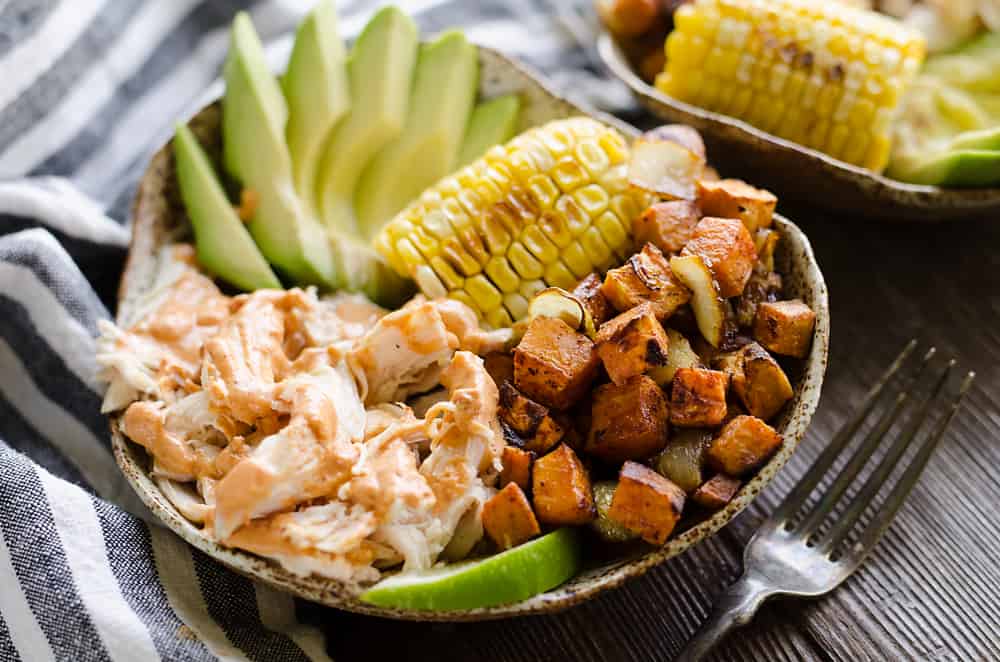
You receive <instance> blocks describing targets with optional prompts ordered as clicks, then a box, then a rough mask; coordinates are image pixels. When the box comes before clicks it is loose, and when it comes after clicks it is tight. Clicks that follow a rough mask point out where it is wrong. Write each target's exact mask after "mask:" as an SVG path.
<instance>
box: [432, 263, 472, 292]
mask: <svg viewBox="0 0 1000 662" xmlns="http://www.w3.org/2000/svg"><path fill="white" fill-rule="evenodd" d="M431 269H433V270H434V273H435V274H437V277H438V279H439V280H440V281H441V284H442V285H444V286H445V287H446V288H448V289H449V290H458V289H461V288H462V287H463V286H464V285H465V279H464V278H462V276H460V275H459V273H458V272H457V271H455V268H454V267H452V266H451V265H450V264H448V261H447V260H445V259H444V258H442V257H432V258H431Z"/></svg>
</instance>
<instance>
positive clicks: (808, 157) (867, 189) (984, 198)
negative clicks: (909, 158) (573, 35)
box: [597, 28, 1000, 220]
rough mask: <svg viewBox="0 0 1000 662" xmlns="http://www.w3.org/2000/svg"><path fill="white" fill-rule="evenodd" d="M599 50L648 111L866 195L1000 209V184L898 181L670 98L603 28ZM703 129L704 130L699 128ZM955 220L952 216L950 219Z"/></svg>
mask: <svg viewBox="0 0 1000 662" xmlns="http://www.w3.org/2000/svg"><path fill="white" fill-rule="evenodd" d="M597 52H598V55H599V56H600V59H601V61H602V62H603V63H604V65H605V67H607V69H608V70H609V71H610V72H611V73H612V74H613V75H614V76H615V77H616V78H618V79H619V80H621V81H622V82H623V83H625V85H626V86H627V87H628V88H629V89H630V90H631V91H632V93H633V94H634V95H636V96H637V97H638V98H639V99H640V101H641V102H642V103H643V105H644V106H646V108H647V110H649V111H650V112H653V113H654V114H657V111H658V110H659V111H660V112H662V109H663V108H667V109H668V110H669V111H670V112H671V113H677V114H680V115H683V116H686V117H688V118H695V119H696V120H698V121H699V122H700V123H703V124H705V125H708V126H709V127H712V128H715V127H721V128H723V129H724V130H726V131H727V132H729V133H730V134H731V135H733V136H735V137H736V138H737V139H739V140H741V141H742V142H746V143H749V142H750V141H753V140H757V141H763V142H765V143H768V144H770V145H772V146H774V147H776V148H778V149H781V150H783V151H785V152H787V153H794V154H795V155H797V156H798V157H800V158H801V159H803V160H804V163H803V166H804V167H813V168H815V167H823V168H826V169H828V170H830V171H832V172H833V173H834V174H835V176H837V177H838V178H839V179H840V180H841V181H842V182H845V183H848V184H850V185H851V186H853V187H854V188H855V189H856V190H857V191H859V192H863V193H865V195H866V197H869V198H872V199H874V198H876V197H877V195H878V194H879V193H886V194H891V195H892V196H893V197H894V199H895V200H896V203H895V204H897V205H900V206H903V207H910V208H912V209H914V210H923V211H942V212H954V211H956V210H963V211H966V212H968V213H969V214H975V213H976V212H985V211H989V210H993V209H1000V188H969V189H960V188H942V187H940V186H929V185H925V184H910V183H907V182H903V181H899V180H897V179H893V178H891V177H887V176H885V175H882V174H879V173H876V172H873V171H871V170H868V169H867V168H862V167H860V166H856V165H852V164H850V163H846V162H844V161H841V160H840V159H837V158H834V157H832V156H829V155H828V154H825V153H823V152H820V151H818V150H815V149H812V148H810V147H806V146H804V145H800V144H799V143H796V142H793V141H791V140H787V139H785V138H781V137H779V136H776V135H774V134H772V133H769V132H767V131H764V130H762V129H758V128H757V127H755V126H753V125H752V124H749V123H747V122H745V121H743V120H741V119H737V118H735V117H732V116H730V115H725V114H722V113H717V112H714V111H711V110H706V109H704V108H701V107H699V106H695V105H692V104H689V103H685V102H683V101H680V100H678V99H674V98H673V97H669V96H667V95H666V94H664V93H663V92H661V91H660V90H658V89H657V88H656V87H654V86H653V85H650V84H648V83H647V82H646V81H644V80H642V79H641V78H640V77H639V76H638V75H637V74H636V73H635V70H634V69H633V68H632V66H631V65H630V64H629V61H628V58H627V57H626V56H625V53H624V51H622V49H621V47H620V46H619V45H618V43H617V42H616V41H615V39H614V37H612V36H611V34H610V33H609V32H608V31H607V30H605V29H603V28H602V29H601V31H600V34H599V35H598V37H597ZM699 130H704V129H701V128H699ZM904 198H905V199H911V200H915V201H919V204H915V203H900V202H899V200H901V199H904ZM951 218H952V217H951V216H949V219H948V220H951ZM941 220H944V219H941Z"/></svg>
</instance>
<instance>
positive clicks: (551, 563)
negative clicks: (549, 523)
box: [361, 528, 580, 611]
mask: <svg viewBox="0 0 1000 662" xmlns="http://www.w3.org/2000/svg"><path fill="white" fill-rule="evenodd" d="M579 567H580V544H579V541H578V539H577V533H576V531H575V530H573V529H569V528H566V529H559V530H557V531H553V532H552V533H549V534H546V535H544V536H542V537H541V538H538V539H536V540H532V541H531V542H526V543H524V544H523V545H519V546H518V547H514V548H513V549H508V550H507V551H506V552H501V553H500V554H497V555H495V556H490V557H488V558H485V559H481V560H476V561H465V562H462V563H453V564H451V565H448V566H444V567H441V568H434V569H431V570H426V571H422V572H405V573H399V574H397V575H392V576H390V577H387V578H385V579H383V580H382V581H380V582H379V583H378V584H376V585H375V586H373V587H372V588H370V589H368V591H366V592H365V593H363V594H362V595H361V599H362V600H363V601H365V602H368V603H370V604H373V605H378V606H379V607H397V608H402V609H421V610H430V611H449V610H455V609H475V608H477V607H492V606H493V605H500V604H506V603H510V602H518V601H520V600H525V599H527V598H530V597H531V596H533V595H537V594H539V593H542V592H543V591H547V590H549V589H550V588H555V587H556V586H559V585H560V584H562V583H563V582H564V581H566V580H567V579H569V578H570V577H572V576H573V575H575V574H576V572H577V570H578V569H579Z"/></svg>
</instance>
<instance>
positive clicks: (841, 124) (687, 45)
mask: <svg viewBox="0 0 1000 662" xmlns="http://www.w3.org/2000/svg"><path fill="white" fill-rule="evenodd" d="M665 49H666V55H667V64H666V67H665V69H664V71H663V73H661V74H660V75H659V76H658V77H657V79H656V86H657V88H659V89H660V91H662V92H664V93H665V94H667V95H669V96H671V97H673V98H675V99H678V100H680V101H684V102H687V103H691V104H693V105H696V106H701V107H702V108H706V109H708V110H712V111H716V112H720V113H724V114H727V115H731V116H733V117H736V118H739V119H742V120H745V121H746V122H748V123H750V124H752V125H754V126H756V127H758V128H760V129H763V130H765V131H768V132H770V133H773V134H775V135H777V136H780V137H782V138H786V139H788V140H791V141H794V142H797V143H799V144H802V145H805V146H807V147H812V148H813V149H816V150H819V151H821V152H825V153H827V154H829V155H830V156H833V157H835V158H838V159H840V160H842V161H846V162H848V163H852V164H854V165H859V166H863V167H866V168H870V169H871V170H874V171H876V172H881V171H882V170H883V169H884V168H885V166H886V164H887V163H888V160H889V151H890V142H891V141H890V135H891V124H892V122H893V120H894V118H895V115H896V112H897V107H898V103H899V100H900V97H901V96H902V92H903V90H904V88H905V87H906V86H907V85H908V84H909V83H910V81H911V80H912V79H913V78H914V76H915V75H916V73H917V70H918V69H919V68H920V64H921V62H922V60H923V57H924V53H925V44H924V39H923V37H922V36H921V35H920V34H919V33H918V32H916V31H914V30H911V29H909V28H907V27H905V26H903V25H902V24H901V23H899V22H897V21H895V20H894V19H891V18H889V17H886V16H881V15H879V14H876V13H874V12H870V11H864V10H861V9H853V8H850V7H845V6H843V5H840V4H838V3H832V2H814V1H813V0H768V1H766V2H765V1H763V0H695V2H693V3H690V4H686V5H684V6H682V7H681V8H680V9H678V10H677V12H676V13H675V14H674V30H673V32H671V34H670V36H669V37H668V38H667V41H666V46H665Z"/></svg>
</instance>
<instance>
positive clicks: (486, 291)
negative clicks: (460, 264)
mask: <svg viewBox="0 0 1000 662" xmlns="http://www.w3.org/2000/svg"><path fill="white" fill-rule="evenodd" d="M465 291H466V292H468V293H469V296H471V297H472V298H473V300H475V301H477V302H478V303H479V309H480V310H485V311H489V310H493V309H494V308H498V307H499V306H501V305H502V304H503V296H502V295H501V294H500V290H498V289H497V288H496V286H495V285H493V283H491V282H490V281H489V280H487V278H486V276H484V275H483V274H479V275H478V276H473V277H472V278H469V279H468V280H466V281H465Z"/></svg>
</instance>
